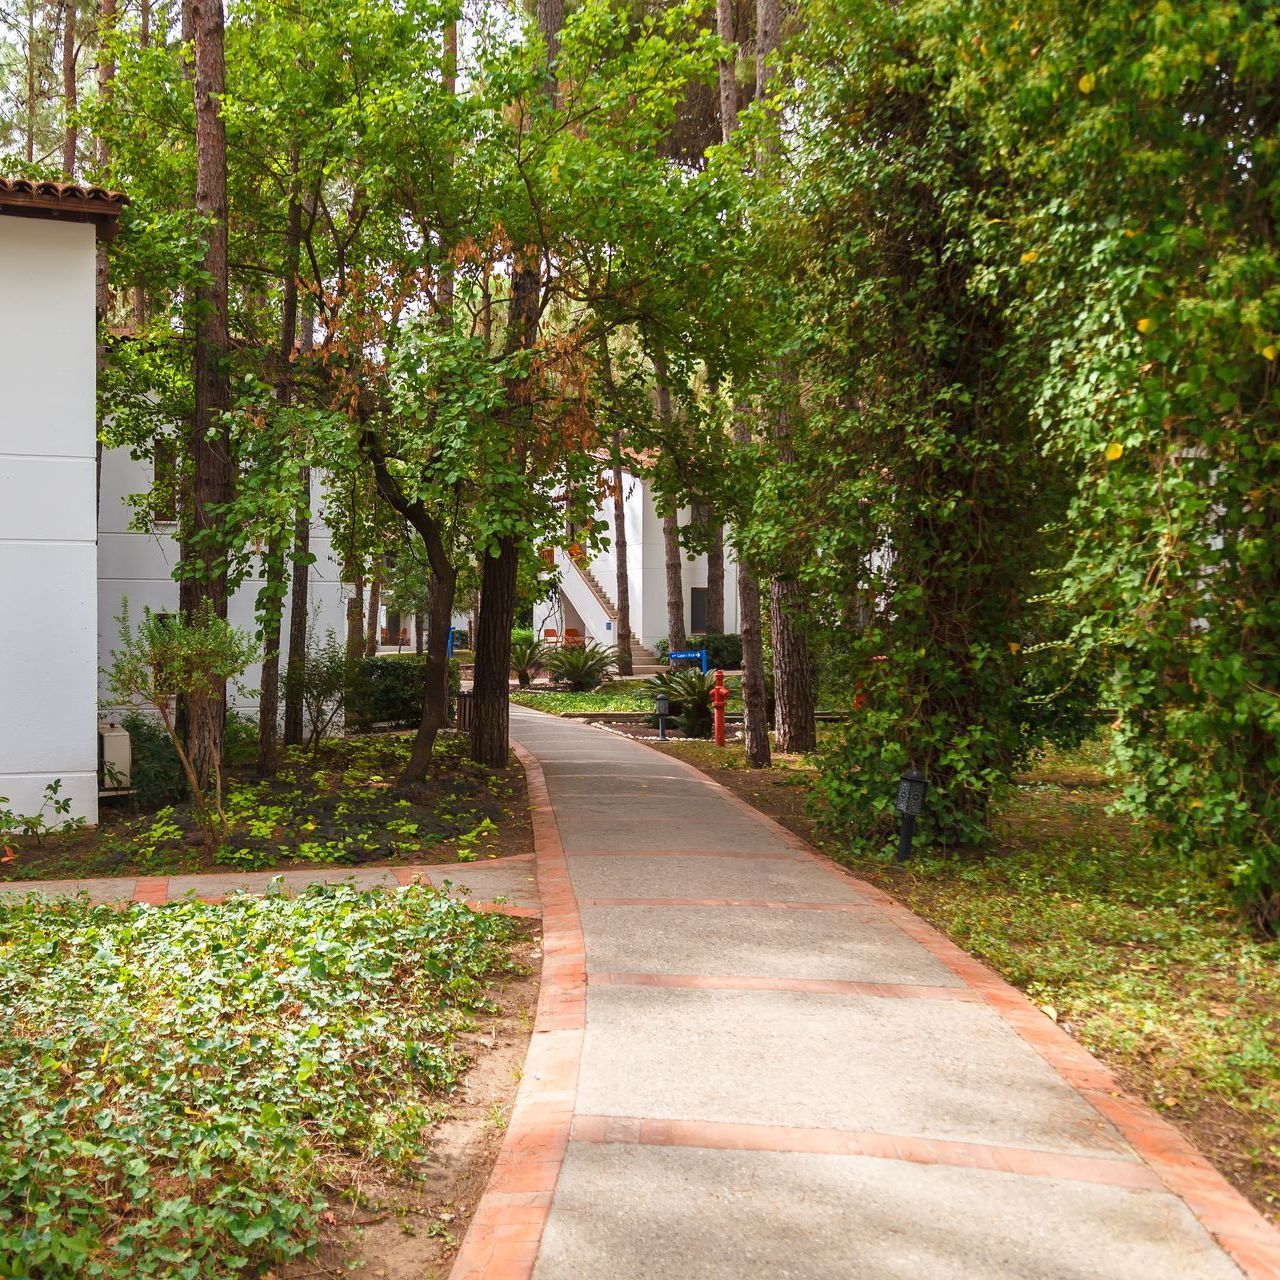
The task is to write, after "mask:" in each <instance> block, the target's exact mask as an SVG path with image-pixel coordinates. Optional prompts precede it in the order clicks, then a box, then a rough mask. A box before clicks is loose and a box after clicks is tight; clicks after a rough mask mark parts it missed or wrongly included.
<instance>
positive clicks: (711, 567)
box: [697, 503, 724, 636]
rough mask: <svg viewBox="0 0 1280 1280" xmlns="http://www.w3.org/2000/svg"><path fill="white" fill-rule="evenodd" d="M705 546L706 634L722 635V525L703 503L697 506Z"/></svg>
mask: <svg viewBox="0 0 1280 1280" xmlns="http://www.w3.org/2000/svg"><path fill="white" fill-rule="evenodd" d="M697 519H698V523H699V525H701V526H702V539H703V541H704V542H705V543H706V547H707V634H708V635H713V636H719V635H724V525H722V524H721V523H720V521H718V520H717V519H716V518H715V512H714V511H712V509H711V508H710V507H709V506H707V505H706V504H705V503H700V504H699V505H698V508H697Z"/></svg>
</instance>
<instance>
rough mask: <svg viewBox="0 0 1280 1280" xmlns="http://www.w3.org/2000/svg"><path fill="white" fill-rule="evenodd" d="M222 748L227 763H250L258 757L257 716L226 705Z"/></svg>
mask: <svg viewBox="0 0 1280 1280" xmlns="http://www.w3.org/2000/svg"><path fill="white" fill-rule="evenodd" d="M223 750H224V752H225V754H226V757H227V763H228V764H232V765H236V764H240V765H244V764H252V763H253V762H254V761H255V760H256V759H257V758H258V720H257V717H256V716H251V715H247V714H246V713H245V712H243V711H236V710H234V709H233V708H230V707H228V708H227V720H226V728H225V729H224V730H223Z"/></svg>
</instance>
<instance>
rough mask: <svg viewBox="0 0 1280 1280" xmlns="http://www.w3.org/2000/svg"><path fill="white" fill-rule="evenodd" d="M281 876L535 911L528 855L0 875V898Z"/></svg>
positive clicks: (145, 891) (291, 883)
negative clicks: (404, 889) (426, 887)
mask: <svg viewBox="0 0 1280 1280" xmlns="http://www.w3.org/2000/svg"><path fill="white" fill-rule="evenodd" d="M276 880H280V881H281V882H282V883H283V885H284V888H285V890H286V891H287V892H289V893H297V892H298V891H299V890H300V889H303V888H305V887H306V886H307V885H311V884H352V885H355V886H356V887H357V888H359V889H376V888H382V887H392V886H395V885H405V884H413V883H414V882H415V881H426V882H429V883H431V884H434V885H435V886H436V887H437V888H444V887H445V886H446V885H447V886H448V888H449V892H450V893H452V894H453V896H454V897H461V898H466V899H467V900H468V901H469V902H471V903H472V905H473V906H476V907H481V908H485V909H489V910H501V911H505V912H506V913H508V914H511V915H524V916H536V915H537V914H538V892H537V887H536V884H535V873H534V868H533V858H532V856H531V855H529V854H520V855H517V856H516V857H513V858H489V859H485V860H483V861H477V862H447V863H431V864H425V865H422V866H411V867H305V868H302V869H301V870H296V871H239V872H236V871H231V872H219V873H216V874H211V875H191V876H117V877H106V876H104V877H101V878H98V879H93V880H6V881H0V901H3V900H4V898H5V897H6V896H8V897H10V898H15V897H17V898H20V897H23V896H25V895H26V894H29V893H38V894H40V895H42V896H43V897H46V898H53V897H70V896H74V895H76V894H81V893H87V894H88V895H89V897H90V899H91V900H92V901H94V902H149V903H151V904H152V905H153V906H159V905H161V904H163V903H166V902H181V901H182V899H184V898H188V897H190V898H199V899H201V900H202V901H204V902H221V901H222V899H223V898H225V897H226V896H227V895H228V894H230V893H266V892H268V890H269V889H270V888H271V885H272V883H273V882H274V881H276Z"/></svg>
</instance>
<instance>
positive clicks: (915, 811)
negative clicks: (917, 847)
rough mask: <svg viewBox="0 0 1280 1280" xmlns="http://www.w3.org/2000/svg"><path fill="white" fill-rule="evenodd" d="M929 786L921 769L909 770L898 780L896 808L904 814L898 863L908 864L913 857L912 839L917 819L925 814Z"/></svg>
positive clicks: (899, 840)
mask: <svg viewBox="0 0 1280 1280" xmlns="http://www.w3.org/2000/svg"><path fill="white" fill-rule="evenodd" d="M927 786H928V784H927V783H926V782H925V779H924V774H923V773H921V772H920V770H919V769H908V770H907V771H906V773H904V774H903V775H902V777H901V778H899V779H898V803H897V805H896V806H895V808H896V809H897V810H898V812H899V813H900V814H902V828H901V832H900V834H899V836H898V861H899V862H906V860H907V859H908V858H909V857H910V856H911V838H912V837H913V836H914V835H915V833H916V819H917V818H918V817H919V816H920V815H921V814H922V813H923V812H924V793H925V788H926V787H927Z"/></svg>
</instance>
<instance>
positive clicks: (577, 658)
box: [547, 640, 618, 693]
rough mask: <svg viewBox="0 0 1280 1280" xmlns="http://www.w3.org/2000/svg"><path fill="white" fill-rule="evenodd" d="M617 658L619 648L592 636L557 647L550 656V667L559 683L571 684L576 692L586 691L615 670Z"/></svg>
mask: <svg viewBox="0 0 1280 1280" xmlns="http://www.w3.org/2000/svg"><path fill="white" fill-rule="evenodd" d="M617 660H618V655H617V653H616V651H615V650H613V649H606V648H605V647H604V646H603V645H598V644H596V642H595V641H594V640H592V641H590V642H589V643H587V644H575V645H565V646H564V647H563V648H561V649H555V650H553V651H552V653H551V656H550V657H549V658H548V659H547V670H548V671H550V672H551V678H552V679H553V680H554V681H555V682H556V683H557V684H567V685H568V686H569V688H570V689H573V690H574V691H575V692H577V693H585V692H586V691H587V690H588V689H594V688H595V687H596V686H597V685H598V684H599V683H600V682H601V681H602V680H604V678H605V677H606V676H608V675H609V674H610V673H611V672H612V671H613V669H614V665H615V664H616V662H617Z"/></svg>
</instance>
